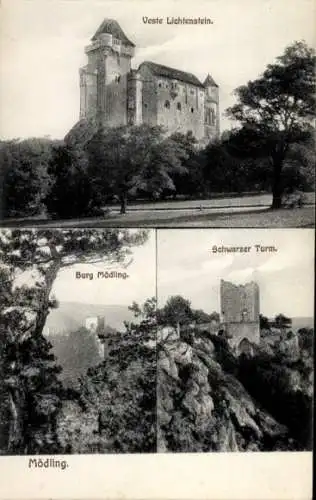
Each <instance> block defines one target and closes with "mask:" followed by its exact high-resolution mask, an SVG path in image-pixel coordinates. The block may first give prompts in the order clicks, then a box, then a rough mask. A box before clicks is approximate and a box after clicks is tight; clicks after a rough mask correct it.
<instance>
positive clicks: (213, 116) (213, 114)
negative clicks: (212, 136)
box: [211, 109, 215, 125]
mask: <svg viewBox="0 0 316 500" xmlns="http://www.w3.org/2000/svg"><path fill="white" fill-rule="evenodd" d="M211 125H215V111H214V109H211Z"/></svg>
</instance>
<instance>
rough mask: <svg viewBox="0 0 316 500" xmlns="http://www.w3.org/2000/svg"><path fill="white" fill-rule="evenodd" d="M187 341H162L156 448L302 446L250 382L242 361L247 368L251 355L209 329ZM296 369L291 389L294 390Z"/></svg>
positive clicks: (269, 448)
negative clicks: (254, 392)
mask: <svg viewBox="0 0 316 500" xmlns="http://www.w3.org/2000/svg"><path fill="white" fill-rule="evenodd" d="M188 342H189V343H188ZM188 342H185V341H183V340H182V339H177V340H172V341H169V342H168V341H166V342H162V343H160V346H159V351H158V352H159V355H158V390H157V398H158V400H157V407H158V413H157V415H158V442H157V445H158V451H160V452H177V451H178V452H179V451H182V452H212V451H273V450H282V449H284V450H291V449H299V448H300V447H299V445H298V443H297V442H296V439H295V438H294V437H293V432H292V431H291V429H290V427H289V426H288V425H286V424H285V422H284V421H283V422H281V421H280V420H279V419H277V418H276V417H275V415H273V414H272V413H271V412H270V411H269V409H267V407H266V406H267V405H264V404H262V402H261V401H260V400H259V399H258V398H255V397H254V396H253V395H252V394H251V391H249V390H248V388H247V387H246V386H247V384H246V383H245V380H244V376H245V373H246V372H245V369H244V365H245V366H246V367H247V368H248V365H247V362H249V363H250V365H251V363H252V361H253V359H249V357H248V358H247V356H245V355H242V356H240V357H239V358H238V357H236V356H234V355H233V353H232V352H231V350H230V348H229V346H228V344H227V343H226V342H225V340H223V339H221V338H219V337H217V336H214V335H210V334H207V333H206V332H205V334H204V335H201V336H199V335H197V336H196V337H195V338H192V339H191V341H188ZM257 355H258V354H257ZM259 356H260V353H259ZM258 359H259V358H258ZM251 366H252V365H251ZM294 373H295V372H291V374H290V375H291V376H290V378H289V387H287V390H289V391H292V390H293V391H294V392H295V390H296V389H297V387H298V382H297V377H298V375H297V373H296V375H295V376H294ZM291 377H292V378H291ZM292 379H293V380H292ZM292 382H293V384H294V383H295V386H296V387H294V386H293V387H291V384H292Z"/></svg>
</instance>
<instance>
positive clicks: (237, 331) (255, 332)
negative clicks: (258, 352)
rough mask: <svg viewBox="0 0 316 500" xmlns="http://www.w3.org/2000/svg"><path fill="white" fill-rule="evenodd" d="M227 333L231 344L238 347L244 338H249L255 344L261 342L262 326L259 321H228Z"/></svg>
mask: <svg viewBox="0 0 316 500" xmlns="http://www.w3.org/2000/svg"><path fill="white" fill-rule="evenodd" d="M225 326H226V327H225V333H226V336H227V340H228V343H229V345H230V346H231V347H232V348H233V349H234V348H237V347H238V346H239V344H240V342H241V341H242V340H243V339H247V340H249V341H250V342H252V343H254V344H259V342H260V326H259V323H258V322H249V323H226V325H225Z"/></svg>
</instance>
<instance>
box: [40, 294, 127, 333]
mask: <svg viewBox="0 0 316 500" xmlns="http://www.w3.org/2000/svg"><path fill="white" fill-rule="evenodd" d="M90 316H92V317H94V316H104V317H105V324H106V325H108V326H111V327H112V328H114V329H116V330H122V329H123V328H124V321H131V320H132V319H133V313H132V312H131V311H129V310H128V307H127V306H121V305H102V304H82V303H80V302H60V304H59V307H58V308H57V309H53V310H52V311H51V312H50V314H49V316H48V318H47V321H46V324H45V331H47V329H48V331H49V334H58V333H61V334H62V333H66V332H68V333H69V332H71V331H74V330H76V329H78V328H79V327H80V326H84V323H85V319H86V318H88V317H90Z"/></svg>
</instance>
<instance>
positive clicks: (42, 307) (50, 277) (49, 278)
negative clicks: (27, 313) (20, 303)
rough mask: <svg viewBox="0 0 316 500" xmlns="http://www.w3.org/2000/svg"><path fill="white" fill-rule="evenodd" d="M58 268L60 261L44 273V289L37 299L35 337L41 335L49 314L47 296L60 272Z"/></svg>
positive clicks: (55, 262)
mask: <svg viewBox="0 0 316 500" xmlns="http://www.w3.org/2000/svg"><path fill="white" fill-rule="evenodd" d="M60 267H61V263H60V261H59V260H56V261H54V262H53V263H52V265H51V266H50V267H49V269H48V270H47V271H46V275H45V287H44V288H43V290H42V293H41V296H40V299H39V308H38V314H37V318H36V324H35V329H34V334H35V336H39V335H42V332H43V329H44V326H45V323H46V319H47V316H48V314H49V296H50V293H51V290H52V288H53V284H54V282H55V279H56V277H57V274H58V271H59V270H60Z"/></svg>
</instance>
